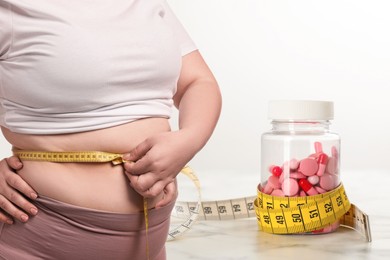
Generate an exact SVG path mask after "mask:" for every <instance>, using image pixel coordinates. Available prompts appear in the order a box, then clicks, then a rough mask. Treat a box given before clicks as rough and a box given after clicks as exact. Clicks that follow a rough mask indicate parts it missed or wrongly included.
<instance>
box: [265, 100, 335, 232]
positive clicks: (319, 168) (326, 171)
mask: <svg viewBox="0 0 390 260" xmlns="http://www.w3.org/2000/svg"><path fill="white" fill-rule="evenodd" d="M268 117H269V119H271V120H272V121H271V125H272V129H271V130H270V131H269V132H266V133H263V134H262V137H261V185H260V186H259V187H260V190H261V191H262V192H263V193H265V194H269V195H272V196H281V197H297V196H299V197H302V196H311V195H317V194H320V193H325V192H328V191H331V190H333V189H335V188H336V187H337V186H338V185H339V184H340V178H339V168H340V137H339V135H338V134H336V133H332V132H331V131H330V124H331V123H330V120H332V119H333V103H332V102H328V101H309V100H278V101H271V102H270V103H269V111H268ZM338 226H339V223H338V222H336V223H334V224H332V225H330V226H328V227H325V228H323V229H321V230H316V231H313V233H328V232H331V231H333V230H335V229H337V228H338Z"/></svg>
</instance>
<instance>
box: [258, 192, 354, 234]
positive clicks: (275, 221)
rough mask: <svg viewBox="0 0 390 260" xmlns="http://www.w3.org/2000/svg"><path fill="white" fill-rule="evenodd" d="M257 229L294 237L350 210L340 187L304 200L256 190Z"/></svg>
mask: <svg viewBox="0 0 390 260" xmlns="http://www.w3.org/2000/svg"><path fill="white" fill-rule="evenodd" d="M255 207H256V215H257V219H258V224H259V228H260V229H261V230H263V231H264V232H267V233H274V234H294V233H304V232H310V231H315V230H319V229H322V228H325V227H326V226H329V225H330V224H333V223H335V222H336V221H338V220H339V219H340V218H341V217H342V216H344V215H345V214H346V213H347V212H348V210H349V209H350V207H351V203H350V202H349V200H348V197H347V195H346V194H345V190H344V187H343V185H340V186H339V187H337V188H336V189H334V190H332V191H330V192H327V193H323V194H319V195H315V196H305V197H277V196H270V195H267V194H265V193H262V192H260V191H258V197H257V200H256V201H255Z"/></svg>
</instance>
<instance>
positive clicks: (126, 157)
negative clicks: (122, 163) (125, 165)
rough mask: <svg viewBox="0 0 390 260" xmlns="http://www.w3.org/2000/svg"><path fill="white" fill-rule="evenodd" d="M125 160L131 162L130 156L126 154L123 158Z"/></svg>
mask: <svg viewBox="0 0 390 260" xmlns="http://www.w3.org/2000/svg"><path fill="white" fill-rule="evenodd" d="M122 158H123V159H124V160H130V154H128V153H126V154H124V155H123V156H122Z"/></svg>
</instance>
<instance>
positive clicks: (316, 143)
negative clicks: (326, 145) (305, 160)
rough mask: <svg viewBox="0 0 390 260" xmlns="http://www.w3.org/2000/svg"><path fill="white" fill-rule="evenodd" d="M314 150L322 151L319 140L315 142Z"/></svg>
mask: <svg viewBox="0 0 390 260" xmlns="http://www.w3.org/2000/svg"><path fill="white" fill-rule="evenodd" d="M314 150H315V151H316V153H322V144H321V143H320V142H315V143H314Z"/></svg>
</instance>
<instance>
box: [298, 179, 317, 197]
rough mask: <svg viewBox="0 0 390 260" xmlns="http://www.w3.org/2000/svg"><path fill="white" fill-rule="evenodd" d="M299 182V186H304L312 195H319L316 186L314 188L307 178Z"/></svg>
mask: <svg viewBox="0 0 390 260" xmlns="http://www.w3.org/2000/svg"><path fill="white" fill-rule="evenodd" d="M298 184H299V187H301V188H302V190H304V191H305V192H306V193H307V194H308V195H310V196H312V195H317V194H318V192H317V190H316V189H315V188H313V186H312V185H311V184H310V182H309V181H308V180H306V179H300V180H299V181H298Z"/></svg>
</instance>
